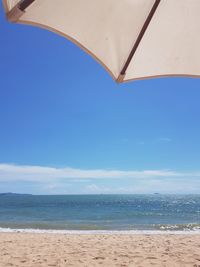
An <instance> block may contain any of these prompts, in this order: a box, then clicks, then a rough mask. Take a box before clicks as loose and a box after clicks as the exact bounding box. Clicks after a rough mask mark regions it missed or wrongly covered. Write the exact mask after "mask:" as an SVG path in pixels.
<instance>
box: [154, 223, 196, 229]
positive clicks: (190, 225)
mask: <svg viewBox="0 0 200 267" xmlns="http://www.w3.org/2000/svg"><path fill="white" fill-rule="evenodd" d="M158 228H159V229H160V230H164V231H166V230H168V231H200V224H195V223H188V224H177V225H176V224H175V225H170V224H168V225H158Z"/></svg>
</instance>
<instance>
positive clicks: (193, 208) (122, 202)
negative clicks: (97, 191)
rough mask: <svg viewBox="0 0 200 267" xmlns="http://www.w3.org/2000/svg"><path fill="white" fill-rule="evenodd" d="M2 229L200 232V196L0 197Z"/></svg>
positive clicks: (0, 223) (0, 225) (0, 222)
mask: <svg viewBox="0 0 200 267" xmlns="http://www.w3.org/2000/svg"><path fill="white" fill-rule="evenodd" d="M0 228H11V229H48V230H49V229H56V230H125V231H126V230H161V231H166V230H171V231H173V230H179V231H183V230H184V231H185V230H191V231H194V230H196V231H199V230H200V195H157V194H155V195H64V196H34V195H0Z"/></svg>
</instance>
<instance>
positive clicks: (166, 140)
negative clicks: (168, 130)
mask: <svg viewBox="0 0 200 267" xmlns="http://www.w3.org/2000/svg"><path fill="white" fill-rule="evenodd" d="M171 141H172V139H171V138H169V137H161V138H158V142H166V143H169V142H171Z"/></svg>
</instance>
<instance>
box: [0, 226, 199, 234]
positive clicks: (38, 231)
mask: <svg viewBox="0 0 200 267" xmlns="http://www.w3.org/2000/svg"><path fill="white" fill-rule="evenodd" d="M1 233H27V234H59V235H200V229H198V230H182V231H180V230H163V231H162V230H55V229H28V228H27V229H12V228H1V227H0V234H1Z"/></svg>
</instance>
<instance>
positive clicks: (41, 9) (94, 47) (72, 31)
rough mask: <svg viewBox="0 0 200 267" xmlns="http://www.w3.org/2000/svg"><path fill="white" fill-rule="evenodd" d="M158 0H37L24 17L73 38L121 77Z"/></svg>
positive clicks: (23, 19) (21, 19)
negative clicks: (124, 66)
mask: <svg viewBox="0 0 200 267" xmlns="http://www.w3.org/2000/svg"><path fill="white" fill-rule="evenodd" d="M153 4H154V0H73V1H71V0H56V1H55V0H36V1H35V2H34V3H33V4H31V6H30V7H29V8H27V9H26V12H25V14H24V15H23V16H22V17H21V18H20V21H22V22H25V23H31V24H39V25H41V26H44V27H47V28H49V29H51V30H55V31H58V32H59V33H61V34H63V35H66V36H68V37H70V38H72V39H73V40H74V41H75V42H77V43H79V44H81V45H82V46H83V48H85V49H86V50H88V52H89V53H91V54H93V56H94V57H96V58H97V59H98V60H99V61H100V62H101V63H102V65H104V66H105V67H106V68H107V69H108V70H109V71H110V73H111V74H112V75H113V76H114V77H115V78H117V77H118V75H119V73H120V71H121V69H122V67H123V65H124V63H125V61H126V59H127V57H128V55H129V53H130V51H131V49H132V47H133V45H134V43H135V41H136V38H137V36H138V34H139V32H140V30H141V28H142V26H143V24H144V21H145V19H146V18H147V16H148V14H149V12H150V10H151V8H152V6H153Z"/></svg>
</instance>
